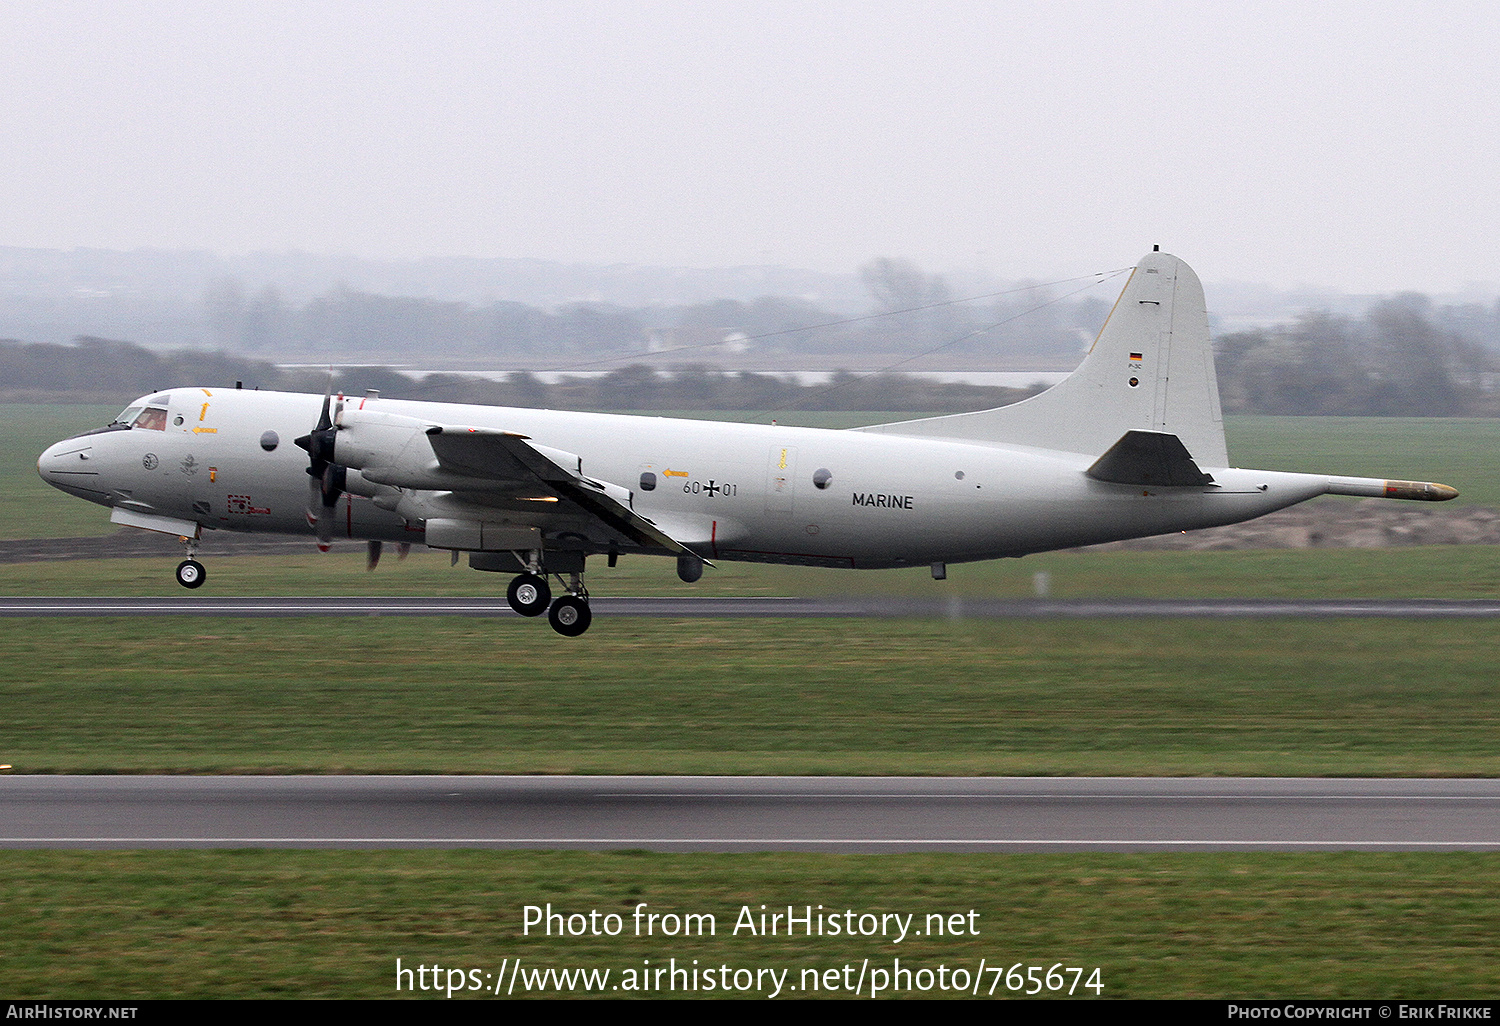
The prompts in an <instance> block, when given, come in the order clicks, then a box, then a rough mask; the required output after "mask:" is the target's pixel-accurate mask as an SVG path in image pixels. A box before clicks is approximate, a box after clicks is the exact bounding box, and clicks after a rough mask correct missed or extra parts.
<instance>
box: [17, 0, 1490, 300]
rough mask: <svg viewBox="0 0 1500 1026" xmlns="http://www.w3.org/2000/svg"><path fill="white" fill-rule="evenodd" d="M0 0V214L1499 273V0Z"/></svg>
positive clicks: (192, 236) (257, 243) (219, 242)
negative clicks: (1488, 0) (0, 152)
mask: <svg viewBox="0 0 1500 1026" xmlns="http://www.w3.org/2000/svg"><path fill="white" fill-rule="evenodd" d="M0 12H3V23H0V145H3V146H4V152H5V156H4V160H3V163H0V186H3V196H0V203H3V207H0V209H3V210H4V211H5V216H4V218H3V219H0V245H12V246H39V247H52V248H71V247H75V246H88V247H107V248H121V249H131V248H136V247H160V248H201V249H211V250H216V251H219V252H223V253H243V252H249V251H254V250H267V249H269V250H281V249H301V250H306V251H310V252H316V253H353V254H357V255H362V256H371V257H419V256H436V255H472V256H505V257H540V258H546V259H555V260H565V261H586V262H629V263H654V264H672V265H691V266H723V265H733V264H747V263H779V264H789V265H797V266H805V267H812V268H817V269H822V270H834V271H849V270H853V269H854V268H856V267H857V266H859V265H860V264H861V263H864V262H865V261H868V260H870V259H871V258H873V257H876V256H900V257H909V258H912V259H915V260H917V261H919V262H921V263H922V264H923V265H924V266H925V267H927V268H929V269H931V270H951V269H966V268H976V267H982V268H984V269H986V270H988V271H989V272H991V273H995V274H1000V275H1017V274H1026V275H1058V276H1061V275H1064V274H1070V273H1088V272H1092V271H1097V270H1102V269H1107V268H1115V267H1119V266H1122V265H1125V264H1129V263H1132V262H1134V261H1135V259H1136V258H1137V257H1139V256H1140V254H1141V253H1142V252H1144V251H1145V250H1147V249H1149V248H1150V246H1151V245H1152V244H1153V243H1160V244H1161V245H1162V248H1163V249H1165V250H1169V251H1171V252H1175V253H1177V254H1178V255H1180V256H1182V257H1184V258H1185V259H1187V260H1188V261H1189V262H1190V263H1192V264H1193V265H1194V266H1195V267H1196V268H1197V269H1198V271H1199V273H1200V274H1201V275H1202V276H1203V277H1204V278H1206V279H1212V280H1227V279H1241V280H1247V281H1264V282H1268V283H1271V284H1275V285H1283V286H1289V285H1295V284H1304V283H1305V284H1313V285H1319V286H1331V287H1339V288H1344V289H1349V290H1356V291H1360V290H1373V291H1385V290H1392V289H1398V288H1419V289H1425V290H1432V291H1448V290H1452V289H1455V288H1460V287H1462V286H1464V285H1465V283H1468V282H1474V281H1482V282H1494V281H1497V280H1500V262H1497V257H1496V245H1497V240H1500V174H1497V169H1500V113H1497V112H1500V72H1497V68H1500V46H1497V44H1500V5H1491V4H1484V3H1473V2H1466V3H1392V2H1387V0H1365V2H1363V3H1360V4H1357V5H1356V4H1353V3H1345V4H1318V3H1308V2H1306V0H1302V2H1297V3H1284V4H1283V3H1257V2H1254V0H1246V2H1240V3H1237V4H1233V5H1229V4H1223V3H1204V4H1185V3H1170V2H1160V0H1157V2H1153V3H1139V2H1133V3H1084V2H1078V3H1068V2H1060V3H1035V2H1026V3H1021V2H1010V0H990V2H983V3H969V2H943V0H925V2H902V0H860V2H851V3H845V2H838V3H835V2H820V0H798V2H788V3H779V2H758V0H692V2H682V3H679V2H652V0H586V2H573V0H544V2H521V0H493V2H456V0H455V2H445V0H435V2H434V0H427V2H424V3H412V2H404V0H360V2H355V3H341V2H326V0H298V2H295V3H280V2H271V0H256V2H253V3H241V2H236V0H209V2H197V0H159V2H127V0H110V2H108V3H101V2H99V0H85V2H78V3H74V2H62V0H47V2H45V3H43V2H38V0H0Z"/></svg>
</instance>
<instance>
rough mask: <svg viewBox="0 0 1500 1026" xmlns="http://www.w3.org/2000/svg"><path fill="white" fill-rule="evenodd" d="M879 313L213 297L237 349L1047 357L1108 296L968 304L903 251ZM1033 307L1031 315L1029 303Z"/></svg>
mask: <svg viewBox="0 0 1500 1026" xmlns="http://www.w3.org/2000/svg"><path fill="white" fill-rule="evenodd" d="M860 273H861V277H862V279H863V281H864V283H865V285H866V287H867V288H868V290H869V291H870V294H871V295H872V297H873V298H874V300H875V311H874V313H875V315H878V316H865V317H853V318H851V317H850V316H849V315H848V314H844V313H839V312H837V311H834V310H828V309H824V308H822V307H820V306H818V305H816V304H814V303H812V302H809V301H807V300H804V299H799V298H795V297H785V296H762V297H761V298H759V299H754V300H750V301H742V300H737V299H720V300H715V301H712V302H704V303H695V304H689V305H676V306H663V307H640V308H633V309H632V308H626V307H621V306H615V305H612V304H608V303H589V302H577V303H568V304H564V305H562V306H559V307H557V308H555V309H551V310H543V309H540V308H537V307H534V306H528V305H526V304H524V303H515V302H494V303H489V304H471V303H462V302H453V301H448V300H437V299H421V298H413V297H403V296H385V295H376V294H373V293H369V292H360V291H356V290H353V289H350V288H346V287H338V288H334V289H332V290H330V291H328V292H327V293H325V294H323V295H321V296H318V297H316V298H314V299H312V300H310V301H308V302H306V303H303V304H300V305H297V304H292V303H288V302H286V301H285V300H283V298H282V296H281V294H280V292H279V291H278V290H277V289H276V288H274V287H269V286H268V287H266V288H264V289H261V290H260V291H259V292H256V293H255V294H254V295H247V294H246V291H245V289H244V288H243V286H241V285H240V284H239V283H238V282H237V281H235V280H233V279H225V280H222V281H220V282H219V283H217V284H216V285H214V286H212V287H211V288H210V289H209V291H208V294H207V296H206V297H205V306H206V309H207V320H208V330H209V338H210V342H211V344H212V345H213V346H215V347H217V348H221V349H225V350H229V351H232V352H241V353H251V354H255V355H265V356H273V357H275V358H282V359H285V358H287V357H288V356H290V355H292V354H297V355H298V356H299V358H317V357H323V358H334V359H336V360H347V359H348V356H349V354H354V353H364V354H370V355H373V356H379V357H382V358H386V359H389V358H392V357H393V356H395V355H396V354H401V355H402V356H405V355H406V354H410V353H414V352H420V353H431V354H435V355H440V356H444V357H454V356H458V357H465V358H475V357H478V358H484V359H489V360H494V361H496V362H497V363H500V364H503V363H504V362H506V361H511V360H514V361H517V362H535V361H536V359H537V358H538V357H541V358H544V359H545V360H546V361H547V362H549V363H565V362H568V361H586V360H607V359H618V358H628V357H630V356H632V355H639V356H645V355H647V354H649V353H655V352H667V353H675V352H681V353H684V354H688V355H685V357H684V360H685V361H686V362H691V360H692V359H693V357H692V356H691V355H690V354H692V353H694V352H699V353H706V352H712V351H714V350H720V351H729V352H734V353H744V352H753V353H756V354H762V355H769V356H786V355H799V356H800V355H838V354H860V355H863V354H866V353H872V352H877V353H891V352H902V353H910V352H914V351H923V350H926V349H929V348H933V347H939V346H941V347H943V349H944V351H945V352H946V353H948V354H950V355H955V356H963V355H965V354H974V353H983V354H986V355H988V356H993V354H995V353H997V352H998V353H1004V354H1005V355H1006V356H1007V357H1011V358H1014V357H1016V356H1020V357H1023V358H1031V359H1036V360H1041V361H1046V362H1057V361H1061V362H1063V363H1066V362H1067V361H1069V360H1073V359H1077V358H1078V357H1079V356H1081V355H1082V353H1083V351H1084V348H1085V347H1086V346H1087V344H1088V342H1089V341H1090V340H1091V339H1092V337H1093V332H1094V330H1095V329H1096V328H1097V327H1098V324H1099V323H1100V322H1101V321H1102V320H1103V319H1104V316H1105V314H1106V313H1107V311H1108V304H1107V303H1106V302H1105V301H1104V300H1103V299H1099V298H1096V297H1090V298H1083V299H1076V300H1075V299H1070V298H1066V297H1058V296H1055V295H1054V294H1053V293H1051V292H1049V291H1048V290H1046V289H1044V288H1022V289H1018V290H1014V291H1012V292H1010V293H1008V294H1005V295H1001V296H994V297H990V298H988V299H985V300H981V301H976V302H966V303H959V302H956V301H955V298H956V297H954V296H953V295H952V294H951V292H950V289H949V286H948V285H947V283H946V282H945V280H944V279H943V278H942V277H941V276H938V275H927V274H924V273H923V272H922V271H921V270H920V269H919V268H918V267H917V266H916V265H915V264H912V263H911V262H910V261H904V260H889V259H882V260H877V261H874V262H872V263H871V264H869V265H867V266H866V267H864V268H863V269H862V270H861V272H860ZM1022 315H1024V316H1022Z"/></svg>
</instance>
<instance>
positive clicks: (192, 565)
mask: <svg viewBox="0 0 1500 1026" xmlns="http://www.w3.org/2000/svg"><path fill="white" fill-rule="evenodd" d="M207 579H208V571H207V570H205V569H204V568H203V564H202V563H200V562H198V561H197V560H196V559H184V560H183V561H182V562H181V563H178V564H177V583H178V584H180V585H182V586H183V587H184V588H199V587H202V585H203V582H204V581H205V580H207Z"/></svg>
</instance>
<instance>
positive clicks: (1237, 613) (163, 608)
mask: <svg viewBox="0 0 1500 1026" xmlns="http://www.w3.org/2000/svg"><path fill="white" fill-rule="evenodd" d="M590 605H591V606H592V608H593V611H594V614H595V615H596V616H657V617H674V618H698V617H741V616H744V617H766V616H777V617H798V618H808V617H901V616H925V617H946V618H950V619H961V618H966V617H972V618H979V619H983V618H989V619H1003V618H1063V619H1069V618H1072V619H1087V618H1101V617H1132V618H1139V617H1143V616H1158V617H1206V618H1243V617H1403V618H1410V617H1428V618H1438V619H1463V618H1470V619H1478V618H1492V617H1497V616H1500V601H1495V600H1490V599H1069V600H1051V599H1012V600H1004V599H963V598H956V597H955V598H949V599H945V600H939V601H929V600H921V599H903V598H881V597H869V598H859V597H852V598H694V597H680V598H679V597H671V596H666V597H661V598H608V597H595V598H593V599H591V600H590ZM515 615H516V614H515V613H514V612H512V610H511V608H510V606H508V605H507V604H506V603H505V600H504V599H503V598H430V597H415V598H413V597H384V596H380V597H376V596H371V597H359V596H355V597H340V596H327V597H322V598H291V597H264V598H224V597H217V596H200V595H196V594H186V593H184V594H181V595H173V596H171V597H163V598H25V597H22V598H4V597H0V616H36V617H45V616H248V617H280V616H515Z"/></svg>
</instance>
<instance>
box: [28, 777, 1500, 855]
mask: <svg viewBox="0 0 1500 1026" xmlns="http://www.w3.org/2000/svg"><path fill="white" fill-rule="evenodd" d="M0 847H4V848H247V847H248V848H261V847H264V848H457V847H465V848H468V847H480V848H554V849H555V848H580V849H621V848H630V849H652V850H657V851H755V850H807V851H825V850H834V851H922V850H936V851H1216V850H1294V851H1305V850H1365V851H1393V850H1418V851H1431V850H1479V851H1488V850H1495V849H1500V780H1410V779H1386V780H1377V779H1360V780H1339V779H1292V778H1211V779H1197V778H1118V777H1116V778H1076V777H1070V778H1003V777H1001V778H997V777H953V778H937V777H920V778H902V777H606V776H597V777H566V776H547V777H539V776H530V777H499V776H493V777H478V776H467V777H434V776H428V777H394V776H392V777H354V776H349V777H151V776H104V777H83V776H77V777H75V776H0Z"/></svg>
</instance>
